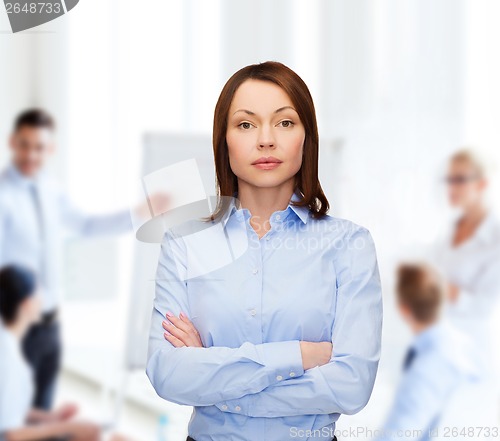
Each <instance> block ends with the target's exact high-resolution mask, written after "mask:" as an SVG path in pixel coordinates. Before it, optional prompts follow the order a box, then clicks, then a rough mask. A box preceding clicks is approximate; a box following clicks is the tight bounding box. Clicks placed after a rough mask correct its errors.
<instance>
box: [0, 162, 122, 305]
mask: <svg viewBox="0 0 500 441" xmlns="http://www.w3.org/2000/svg"><path fill="white" fill-rule="evenodd" d="M34 190H36V192H37V193H36V194H37V195H38V196H37V197H38V199H39V203H40V212H39V211H38V210H37V207H36V203H35V198H34V196H33V191H34ZM68 230H69V231H71V232H75V233H77V234H80V235H84V236H92V235H99V234H109V233H118V232H124V231H128V230H130V231H131V230H132V221H131V217H130V211H129V210H124V211H122V212H119V213H113V214H109V215H101V216H95V215H87V214H85V213H82V212H80V211H79V210H77V209H76V208H75V207H74V206H73V205H72V204H71V202H70V200H69V198H68V197H67V195H66V193H65V192H64V191H63V190H62V189H61V187H60V186H59V185H57V183H56V182H55V181H54V180H52V179H50V177H49V176H48V175H47V174H46V173H44V172H42V173H40V174H38V175H37V176H36V177H35V178H28V177H25V176H24V175H22V174H21V173H20V172H19V171H18V170H17V168H16V167H15V166H14V165H12V164H11V165H9V166H8V167H7V168H6V169H5V170H4V171H3V172H2V173H1V174H0V266H3V265H6V264H9V263H17V264H20V265H24V266H28V267H30V268H32V269H33V270H35V271H36V272H37V274H38V276H39V280H40V283H41V289H40V293H41V299H42V308H43V310H44V311H50V310H52V309H54V308H55V307H57V305H58V303H59V289H58V287H59V283H58V282H59V274H58V273H59V268H60V253H59V245H60V240H61V233H62V232H63V231H68Z"/></svg>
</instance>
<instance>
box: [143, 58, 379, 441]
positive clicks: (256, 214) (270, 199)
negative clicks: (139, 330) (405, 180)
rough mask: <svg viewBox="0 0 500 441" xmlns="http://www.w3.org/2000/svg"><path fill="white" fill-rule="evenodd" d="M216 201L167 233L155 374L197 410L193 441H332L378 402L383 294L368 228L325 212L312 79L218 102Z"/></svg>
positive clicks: (264, 68)
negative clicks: (341, 421) (341, 424)
mask: <svg viewBox="0 0 500 441" xmlns="http://www.w3.org/2000/svg"><path fill="white" fill-rule="evenodd" d="M213 149H214V157H215V169H216V178H217V187H218V205H217V207H216V208H215V211H214V212H213V213H212V216H211V217H210V219H204V220H194V221H190V222H186V223H185V224H183V225H181V226H180V227H177V228H173V229H169V230H168V231H167V232H166V234H165V237H164V241H163V244H162V248H161V252H160V257H159V263H158V270H157V280H156V297H155V302H154V309H153V316H152V323H151V333H150V342H149V354H148V364H147V375H148V377H149V379H150V381H151V383H152V385H153V386H154V388H155V389H156V391H157V393H158V394H159V395H160V396H161V397H162V398H164V399H165V400H168V401H171V402H174V403H178V404H184V405H190V406H194V410H193V414H192V417H191V419H190V422H189V427H188V433H189V437H188V440H196V441H208V440H217V441H221V440H231V441H234V440H257V439H259V440H272V441H282V440H285V439H289V438H293V439H298V440H305V439H310V438H311V437H314V439H318V440H319V439H322V440H332V439H336V438H335V437H334V435H335V433H334V430H335V422H336V421H337V420H338V418H339V416H340V414H354V413H356V412H358V411H360V410H361V409H362V408H363V407H364V406H365V405H366V404H367V402H368V400H369V397H370V395H371V392H372V388H373V384H374V381H375V376H376V372H377V368H378V362H379V357H380V338H381V326H382V294H381V286H380V279H379V272H378V264H377V259H376V252H375V247H374V243H373V240H372V237H371V235H370V233H369V231H368V230H367V229H365V228H363V227H361V226H359V225H356V224H354V223H353V222H350V221H348V220H344V219H340V218H336V217H333V216H330V215H328V214H326V212H327V210H328V208H329V204H328V201H327V198H326V197H325V195H324V193H323V191H322V189H321V186H320V183H319V181H318V129H317V124H316V116H315V109H314V104H313V100H312V98H311V95H310V93H309V90H308V88H307V86H306V84H305V83H304V82H303V81H302V79H301V78H300V77H299V76H298V75H297V74H296V73H295V72H293V71H292V70H291V69H289V68H288V67H286V66H285V65H283V64H281V63H278V62H265V63H261V64H255V65H250V66H246V67H244V68H242V69H241V70H239V71H238V72H236V73H235V74H234V75H233V76H232V77H231V78H230V79H229V80H228V81H227V83H226V84H225V86H224V88H223V90H222V92H221V94H220V97H219V100H218V102H217V105H216V107H215V115H214V128H213Z"/></svg>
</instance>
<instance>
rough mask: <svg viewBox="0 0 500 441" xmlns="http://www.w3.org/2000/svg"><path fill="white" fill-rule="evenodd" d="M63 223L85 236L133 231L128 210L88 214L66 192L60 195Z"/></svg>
mask: <svg viewBox="0 0 500 441" xmlns="http://www.w3.org/2000/svg"><path fill="white" fill-rule="evenodd" d="M59 207H60V210H61V218H62V221H63V224H64V226H65V227H67V228H68V229H70V230H72V231H74V232H77V233H78V234H80V235H83V236H98V235H108V234H117V233H124V232H127V231H132V219H131V213H130V211H129V210H128V209H127V210H122V211H118V212H116V213H110V214H103V215H88V214H85V213H83V212H81V211H80V210H78V209H77V208H75V207H74V205H73V204H72V203H71V201H70V200H69V198H68V197H67V196H66V194H64V193H61V194H60V195H59Z"/></svg>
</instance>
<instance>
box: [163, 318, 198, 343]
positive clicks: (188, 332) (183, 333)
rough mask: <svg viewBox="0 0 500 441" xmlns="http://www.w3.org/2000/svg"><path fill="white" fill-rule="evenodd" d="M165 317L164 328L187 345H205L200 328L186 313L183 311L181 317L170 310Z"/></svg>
mask: <svg viewBox="0 0 500 441" xmlns="http://www.w3.org/2000/svg"><path fill="white" fill-rule="evenodd" d="M165 317H166V318H167V320H165V321H163V323H162V326H163V329H165V330H166V331H167V332H169V333H170V334H172V335H173V336H174V337H176V338H177V339H178V340H180V341H182V343H183V344H184V345H186V346H196V347H203V343H202V341H201V337H200V334H199V332H198V330H197V329H196V328H195V326H194V325H193V323H192V322H191V320H189V318H188V317H187V316H186V315H185V314H183V313H182V312H181V313H180V318H179V317H176V316H174V315H173V314H172V313H171V312H170V311H169V312H167V314H166V315H165Z"/></svg>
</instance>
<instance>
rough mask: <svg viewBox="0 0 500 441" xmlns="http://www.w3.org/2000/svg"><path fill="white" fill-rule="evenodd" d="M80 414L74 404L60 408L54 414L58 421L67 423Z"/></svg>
mask: <svg viewBox="0 0 500 441" xmlns="http://www.w3.org/2000/svg"><path fill="white" fill-rule="evenodd" d="M77 413H78V406H77V405H76V404H74V403H67V404H64V405H62V406H61V407H59V408H58V409H57V410H56V411H55V412H54V417H55V420H56V421H67V420H69V419H71V418H73V417H74V416H75V415H76V414H77Z"/></svg>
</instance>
